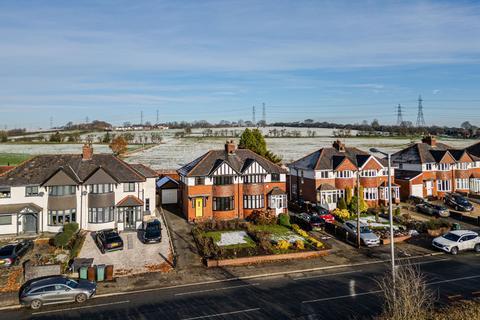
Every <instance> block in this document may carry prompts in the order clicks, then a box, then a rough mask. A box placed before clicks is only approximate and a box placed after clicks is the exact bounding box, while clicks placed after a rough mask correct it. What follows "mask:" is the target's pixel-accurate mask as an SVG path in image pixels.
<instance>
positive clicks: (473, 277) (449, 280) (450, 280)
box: [427, 275, 480, 286]
mask: <svg viewBox="0 0 480 320" xmlns="http://www.w3.org/2000/svg"><path fill="white" fill-rule="evenodd" d="M476 278H480V275H476V276H469V277H461V278H454V279H448V280H439V281H433V282H428V283H427V285H429V286H430V285H434V284H440V283H448V282H455V281H462V280H469V279H476Z"/></svg>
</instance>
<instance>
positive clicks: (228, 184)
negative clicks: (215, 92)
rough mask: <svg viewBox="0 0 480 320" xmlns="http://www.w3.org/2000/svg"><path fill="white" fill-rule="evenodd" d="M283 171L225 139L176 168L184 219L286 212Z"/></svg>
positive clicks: (225, 217) (243, 216)
mask: <svg viewBox="0 0 480 320" xmlns="http://www.w3.org/2000/svg"><path fill="white" fill-rule="evenodd" d="M286 173H287V172H286V170H285V169H283V168H282V167H280V166H278V165H276V164H274V163H272V162H271V161H269V160H267V159H265V158H264V157H262V156H259V155H258V154H256V153H254V152H252V151H250V150H247V149H237V148H236V146H235V144H234V143H233V141H227V143H226V144H225V148H224V149H223V150H210V151H208V152H207V153H205V154H204V155H202V156H201V157H199V158H197V159H195V160H193V161H192V162H190V163H188V164H187V165H185V166H183V167H182V168H180V169H179V170H178V174H179V176H180V194H181V199H180V202H181V208H182V210H183V212H184V214H185V217H186V218H187V219H188V221H198V220H206V219H235V218H240V219H242V218H245V217H247V216H248V215H250V214H251V213H252V212H253V211H254V210H271V211H273V212H275V213H276V214H279V213H281V212H286V210H287V194H286Z"/></svg>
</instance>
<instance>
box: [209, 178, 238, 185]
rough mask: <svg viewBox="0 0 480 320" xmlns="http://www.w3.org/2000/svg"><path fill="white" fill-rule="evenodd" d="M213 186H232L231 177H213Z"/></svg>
mask: <svg viewBox="0 0 480 320" xmlns="http://www.w3.org/2000/svg"><path fill="white" fill-rule="evenodd" d="M213 184H214V185H216V186H223V185H227V184H233V177H232V176H217V177H213Z"/></svg>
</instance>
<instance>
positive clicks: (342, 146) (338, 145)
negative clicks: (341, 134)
mask: <svg viewBox="0 0 480 320" xmlns="http://www.w3.org/2000/svg"><path fill="white" fill-rule="evenodd" d="M333 147H334V148H335V149H337V151H340V152H345V144H344V143H343V142H342V141H340V140H335V141H334V142H333Z"/></svg>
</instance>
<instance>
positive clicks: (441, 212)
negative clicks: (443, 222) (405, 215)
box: [416, 202, 450, 218]
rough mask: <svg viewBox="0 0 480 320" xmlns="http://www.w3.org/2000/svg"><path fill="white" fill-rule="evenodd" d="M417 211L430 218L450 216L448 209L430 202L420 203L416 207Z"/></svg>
mask: <svg viewBox="0 0 480 320" xmlns="http://www.w3.org/2000/svg"><path fill="white" fill-rule="evenodd" d="M416 208H417V211H418V212H422V213H426V214H428V215H431V216H439V217H443V218H446V217H448V216H450V211H448V208H447V207H445V206H442V205H436V204H433V203H430V202H422V203H419V204H417V205H416Z"/></svg>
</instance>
